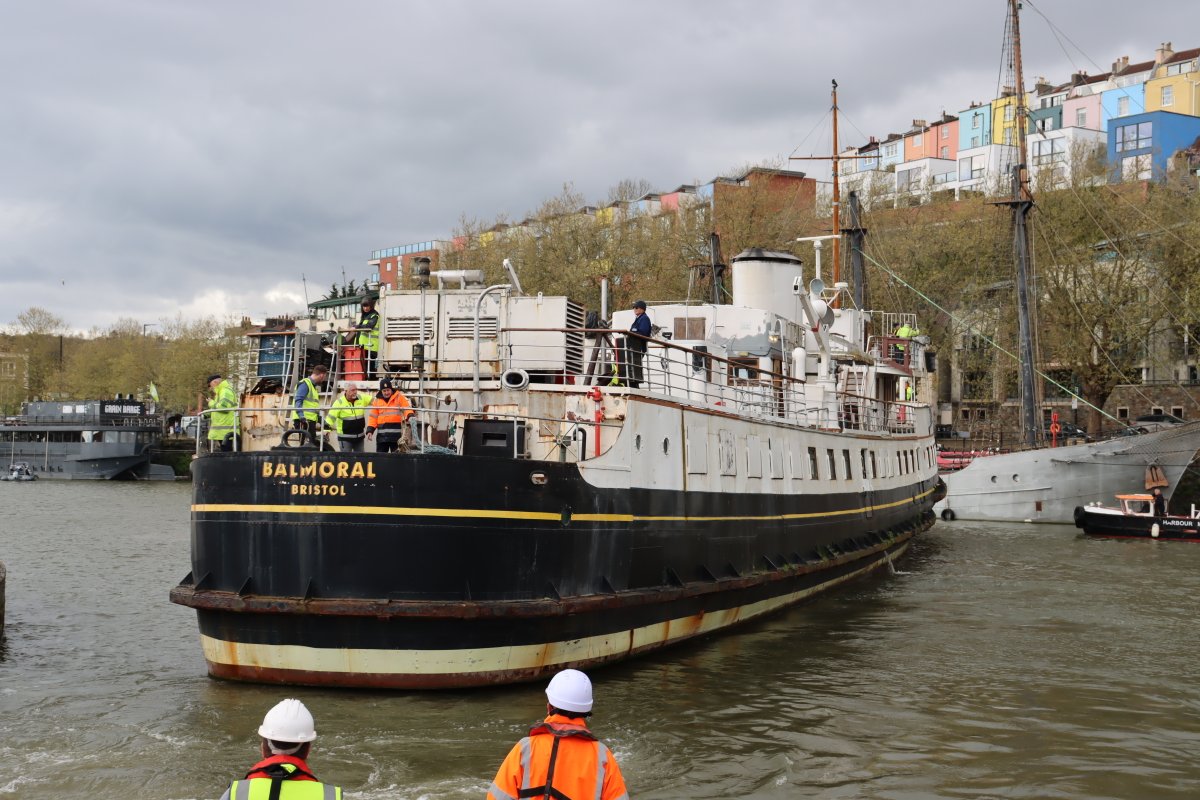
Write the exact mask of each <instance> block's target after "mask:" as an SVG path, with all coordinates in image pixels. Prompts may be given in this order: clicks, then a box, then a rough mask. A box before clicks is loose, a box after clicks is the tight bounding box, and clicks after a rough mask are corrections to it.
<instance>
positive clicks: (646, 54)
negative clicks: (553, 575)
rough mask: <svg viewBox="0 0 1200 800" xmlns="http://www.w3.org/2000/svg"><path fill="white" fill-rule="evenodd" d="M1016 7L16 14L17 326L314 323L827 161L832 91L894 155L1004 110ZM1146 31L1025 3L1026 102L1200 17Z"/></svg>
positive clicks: (1059, 4)
mask: <svg viewBox="0 0 1200 800" xmlns="http://www.w3.org/2000/svg"><path fill="white" fill-rule="evenodd" d="M1005 5H1006V4H1005V2H1004V0H956V2H941V3H930V4H928V6H927V7H922V6H921V5H920V4H917V5H913V4H897V3H895V2H891V1H889V2H886V3H885V2H876V0H859V2H855V3H844V2H843V3H838V2H829V0H825V1H824V2H809V1H808V0H786V1H785V0H777V1H776V2H770V1H769V0H758V1H757V2H733V1H731V0H726V1H725V2H710V1H707V0H686V1H684V0H678V1H670V2H666V1H663V2H656V1H655V0H628V1H627V0H588V1H587V2H574V0H553V1H550V0H546V1H545V2H532V1H526V0H508V2H504V3H500V2H483V1H482V0H477V1H476V2H465V1H460V0H433V1H431V2H415V1H410V0H386V1H385V0H362V1H361V2H350V3H333V2H309V1H306V0H287V1H286V2H283V1H282V0H280V2H254V1H253V0H239V1H238V2H224V1H223V0H205V1H204V2H197V0H186V1H184V0H181V1H180V2H174V1H173V0H104V1H103V2H98V1H94V2H55V0H40V1H39V2H19V1H17V0H14V1H13V2H6V3H3V4H0V325H2V324H4V323H7V322H11V321H12V320H14V319H15V318H16V315H17V314H18V313H19V312H20V311H21V310H23V309H25V308H28V307H30V306H35V305H36V306H44V307H46V308H49V309H50V310H52V311H54V312H55V313H57V314H59V315H60V316H62V317H63V318H65V319H66V320H67V321H68V322H69V323H70V324H71V326H72V327H74V328H76V329H87V328H90V327H92V326H100V327H104V326H106V325H108V324H110V323H112V322H113V321H115V320H117V319H118V318H122V317H124V318H133V319H136V320H139V321H141V322H144V323H152V322H155V321H157V320H160V319H162V318H164V317H173V316H175V315H176V314H178V313H182V314H184V315H185V316H200V315H205V314H247V315H250V316H253V317H255V318H261V317H262V316H264V315H265V314H268V313H275V312H284V311H294V310H298V309H300V308H302V307H303V305H304V296H305V295H304V286H303V284H302V282H301V276H302V275H303V276H306V277H307V282H308V287H307V291H308V297H309V298H310V299H316V298H317V297H318V296H320V295H321V294H322V293H323V292H325V291H326V290H327V289H328V286H329V284H330V283H332V282H334V281H335V280H336V281H337V282H339V283H340V282H341V271H342V268H345V270H346V274H347V276H348V277H351V278H355V279H361V278H363V277H365V276H366V275H367V274H368V273H369V270H368V268H367V266H366V262H367V260H368V259H369V257H370V253H371V251H372V250H375V249H380V248H384V247H390V246H393V245H398V244H406V243H409V242H415V241H423V240H427V239H434V238H447V237H449V236H450V235H451V234H452V233H453V231H454V228H455V226H456V224H457V223H458V222H459V220H460V218H462V217H464V216H465V217H466V218H469V219H478V220H486V221H491V220H493V219H495V218H496V217H497V216H500V215H504V216H507V217H508V218H509V219H521V218H522V217H524V216H525V215H526V213H528V212H529V211H532V210H534V209H535V208H536V207H537V206H538V205H539V204H540V203H541V201H543V200H544V199H546V198H549V197H551V196H553V195H556V194H558V193H559V192H560V191H561V190H562V187H563V185H564V184H566V183H569V184H572V185H573V186H574V187H575V189H576V190H578V191H580V192H582V193H583V194H584V195H586V196H587V197H588V198H590V199H592V200H597V201H603V200H605V199H606V198H607V195H608V190H609V188H610V187H612V186H613V185H615V184H616V183H618V182H619V181H620V180H622V179H624V178H632V179H645V180H647V181H649V182H650V183H651V184H652V185H653V186H655V187H656V188H658V189H660V190H663V191H669V190H671V189H673V188H675V187H676V186H678V185H679V184H681V183H699V182H705V181H708V180H710V179H711V178H713V177H714V176H716V175H722V174H728V173H730V172H731V171H733V170H735V169H736V168H738V167H740V166H744V165H748V164H757V163H764V162H778V161H780V160H781V159H786V157H787V156H788V155H789V154H795V155H808V154H810V153H817V152H827V151H828V150H829V148H830V144H831V143H830V137H829V134H828V132H827V130H826V128H827V123H824V122H822V119H823V118H824V117H825V116H826V114H827V112H828V108H829V82H830V79H832V78H836V79H837V80H838V83H839V84H840V86H841V89H840V100H841V107H842V109H843V113H844V119H843V127H842V143H843V144H857V143H860V142H861V141H863V140H864V138H865V136H867V135H880V134H886V133H888V132H889V131H903V130H905V129H906V128H907V126H908V125H909V123H911V121H912V119H913V118H926V119H933V118H936V117H937V116H938V115H939V114H940V113H941V111H942V110H943V109H944V110H946V111H949V112H950V113H955V112H957V111H958V110H960V109H962V108H965V107H966V106H967V105H968V104H969V103H970V102H971V101H986V100H990V99H991V98H992V97H994V96H995V90H996V85H997V76H998V74H999V70H1000V48H1001V38H1002V32H1003V21H1004V14H1005ZM1152 5H1153V11H1152V12H1149V11H1147V12H1145V13H1143V12H1142V11H1141V9H1144V8H1149V4H1144V5H1142V6H1137V5H1133V6H1131V5H1129V4H1128V3H1117V2H1115V0H1036V2H1033V3H1031V2H1029V1H1028V0H1026V3H1025V12H1024V15H1023V17H1022V32H1023V34H1024V43H1025V64H1026V69H1025V74H1026V76H1027V79H1028V80H1029V82H1032V78H1033V76H1035V75H1045V76H1047V77H1048V78H1050V79H1051V80H1054V81H1063V80H1065V79H1066V78H1067V77H1068V76H1069V74H1070V73H1071V72H1072V71H1073V70H1075V69H1087V70H1088V71H1089V72H1092V73H1093V74H1095V73H1097V72H1102V71H1106V70H1107V69H1108V67H1109V64H1110V63H1111V62H1112V60H1113V59H1114V58H1116V57H1117V56H1120V55H1129V56H1130V57H1131V60H1133V61H1139V60H1144V59H1149V58H1153V56H1154V50H1155V48H1156V47H1157V46H1158V45H1159V42H1160V41H1161V40H1163V39H1166V38H1170V37H1179V36H1184V35H1192V36H1193V37H1194V38H1193V39H1192V40H1189V41H1182V40H1180V41H1175V42H1174V44H1175V46H1176V49H1185V48H1188V47H1194V46H1200V26H1197V25H1196V22H1197V19H1198V17H1200V12H1197V11H1196V6H1195V0H1155V2H1154V3H1153V4H1152ZM835 8H836V9H838V10H837V12H836V13H835V11H834V9H835ZM1038 12H1041V14H1043V15H1045V17H1047V18H1049V20H1050V21H1051V22H1053V23H1054V25H1056V26H1057V28H1058V29H1059V34H1058V37H1057V39H1056V37H1055V35H1054V34H1053V33H1052V30H1051V28H1050V26H1049V25H1048V24H1047V22H1046V20H1045V19H1043V17H1042V16H1039V14H1038ZM1181 24H1184V26H1185V30H1186V31H1188V32H1189V33H1181V32H1180V31H1179V26H1180V25H1181ZM1060 40H1061V45H1060ZM1071 42H1073V43H1074V45H1072V44H1071ZM1093 62H1094V63H1093ZM793 168H795V169H800V170H804V171H808V172H810V174H814V175H817V174H819V175H820V176H822V177H824V176H825V175H827V174H828V166H827V165H825V164H819V163H815V162H793Z"/></svg>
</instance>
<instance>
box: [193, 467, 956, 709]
mask: <svg viewBox="0 0 1200 800" xmlns="http://www.w3.org/2000/svg"><path fill="white" fill-rule="evenodd" d="M194 481H195V489H194V493H195V495H194V505H193V512H192V519H193V522H192V560H193V563H192V573H191V575H189V576H188V578H185V580H184V581H183V582H182V583H181V584H180V585H179V586H177V587H176V588H175V589H174V590H173V591H172V593H171V599H172V600H173V601H174V602H177V603H181V604H183V605H186V606H190V607H193V608H195V609H196V610H197V612H198V617H199V624H200V633H201V640H202V645H203V649H204V653H205V658H206V660H207V662H208V668H209V672H210V674H211V675H213V676H215V677H220V678H230V679H238V680H250V681H261V682H279V683H294V684H311V685H336V686H360V687H389V688H432V687H459V686H473V685H486V684H493V683H504V682H511V681H517V680H532V679H536V678H539V677H541V676H543V675H545V674H547V673H549V672H553V671H556V670H558V669H561V668H563V667H567V666H573V667H583V666H588V665H594V664H599V663H604V662H608V661H613V660H617V659H620V658H625V657H628V656H630V655H635V654H638V653H642V652H646V651H649V650H653V649H655V648H658V647H662V646H665V645H668V644H672V643H675V642H678V641H682V640H684V639H688V638H692V637H695V636H699V635H704V634H708V633H712V632H715V631H718V630H721V629H723V628H727V627H729V626H732V625H735V624H737V623H739V622H744V621H747V620H749V619H753V618H755V617H758V616H761V615H762V614H765V613H769V612H771V611H774V610H777V609H780V608H783V607H786V606H788V605H791V604H793V603H796V602H799V601H801V600H803V599H805V598H808V597H810V596H812V595H813V594H816V593H817V592H819V591H821V590H823V589H827V588H830V587H833V586H837V585H840V584H843V583H845V582H847V581H850V580H853V579H855V578H858V577H861V576H863V575H865V574H868V573H870V572H871V571H873V570H876V569H879V568H886V567H887V566H888V564H889V562H890V561H891V559H893V558H895V557H897V556H899V555H901V554H902V553H903V552H904V551H905V549H906V548H907V546H908V544H909V541H910V539H911V537H912V536H913V535H914V534H915V533H916V532H917V531H918V530H921V529H923V528H925V527H928V526H929V525H930V524H932V521H933V515H932V511H931V509H932V506H933V504H934V503H935V502H936V501H937V500H938V499H940V496H941V492H942V491H944V487H943V486H942V484H941V482H940V481H939V480H938V479H937V477H936V476H933V477H929V478H925V479H922V480H919V481H916V482H914V483H912V484H909V485H907V486H905V487H904V488H902V489H896V490H891V491H877V492H871V493H868V494H867V495H864V494H862V493H858V492H853V491H846V492H844V493H812V494H797V493H793V494H749V493H746V494H730V493H724V492H690V491H666V490H653V489H637V488H634V489H613V488H599V487H596V486H593V485H591V484H589V483H588V482H587V480H586V479H585V478H584V476H583V475H582V474H581V472H580V469H579V467H578V466H577V465H575V464H568V463H551V462H540V461H526V460H520V459H496V458H487V457H477V456H447V455H417V454H408V455H386V454H385V455H376V454H361V455H341V454H336V453H328V452H321V453H318V452H316V451H304V450H276V451H272V452H263V453H230V454H213V455H210V456H206V457H203V458H201V459H199V460H197V461H196V462H195V463H194Z"/></svg>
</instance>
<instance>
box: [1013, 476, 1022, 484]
mask: <svg viewBox="0 0 1200 800" xmlns="http://www.w3.org/2000/svg"><path fill="white" fill-rule="evenodd" d="M1020 482H1021V476H1020V475H1013V483H1020Z"/></svg>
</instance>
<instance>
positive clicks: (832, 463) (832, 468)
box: [825, 450, 837, 481]
mask: <svg viewBox="0 0 1200 800" xmlns="http://www.w3.org/2000/svg"><path fill="white" fill-rule="evenodd" d="M825 458H826V459H827V460H828V461H829V480H831V481H836V480H837V461H836V460H835V459H834V457H833V450H826V451H825Z"/></svg>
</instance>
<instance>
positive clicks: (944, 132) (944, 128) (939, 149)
mask: <svg viewBox="0 0 1200 800" xmlns="http://www.w3.org/2000/svg"><path fill="white" fill-rule="evenodd" d="M928 138H929V146H928V149H929V157H930V158H944V159H948V160H950V161H953V160H955V159H957V158H958V117H952V116H950V115H948V114H945V113H943V114H942V118H941V119H939V120H936V121H934V123H933V124H932V125H930V126H929V135H928Z"/></svg>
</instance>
